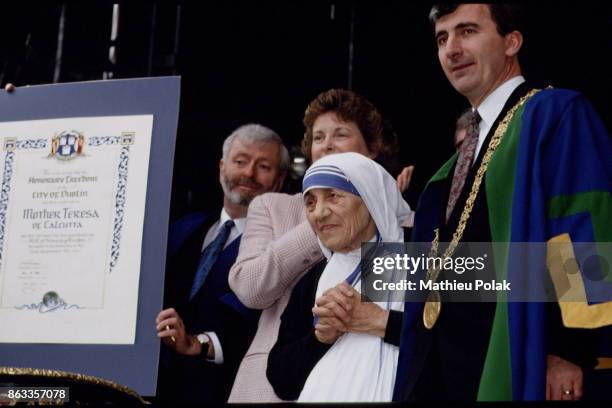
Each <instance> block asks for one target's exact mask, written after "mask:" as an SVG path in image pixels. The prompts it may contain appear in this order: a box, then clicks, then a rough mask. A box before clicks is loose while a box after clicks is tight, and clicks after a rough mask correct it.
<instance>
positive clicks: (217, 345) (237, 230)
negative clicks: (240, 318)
mask: <svg viewBox="0 0 612 408" xmlns="http://www.w3.org/2000/svg"><path fill="white" fill-rule="evenodd" d="M231 219H232V218H231V217H230V216H229V215H228V213H227V211H225V208H223V209H222V210H221V216H220V217H219V221H217V222H215V223H214V224H213V225H212V226H211V227H210V228H209V229H208V232H207V233H206V237H205V238H204V244H203V245H202V251H204V248H206V247H207V246H208V245H209V244H210V243H211V242H212V241H213V240H214V239H215V237H216V236H217V234H218V233H219V230H220V229H221V227H222V226H223V224H225V222H226V221H228V220H231ZM233 221H234V226H233V227H232V230H231V231H230V235H229V237H228V238H227V241H226V242H225V245H224V246H223V249H225V248H227V246H228V245H229V244H231V243H232V241H234V240H235V239H236V238H238V237H239V236H240V235H242V231H244V226H245V225H246V217H243V218H235V219H234V220H233ZM204 334H206V335H207V336H208V337H210V341H211V343H212V347H213V348H214V350H215V358H214V359H207V360H208V361H210V362H214V363H215V364H223V349H222V348H221V341H219V336H217V334H216V333H215V332H204Z"/></svg>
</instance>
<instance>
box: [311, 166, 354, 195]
mask: <svg viewBox="0 0 612 408" xmlns="http://www.w3.org/2000/svg"><path fill="white" fill-rule="evenodd" d="M313 188H337V189H339V190H344V191H346V192H349V193H351V194H354V195H356V196H357V197H361V195H360V194H359V191H357V189H356V188H355V186H354V185H353V183H351V180H350V179H349V178H348V176H347V175H346V174H344V172H343V171H342V170H341V169H340V167H338V166H334V165H315V164H313V165H312V166H310V168H309V169H308V170H307V171H306V174H305V175H304V180H302V193H303V194H306V193H307V192H308V191H310V190H312V189H313Z"/></svg>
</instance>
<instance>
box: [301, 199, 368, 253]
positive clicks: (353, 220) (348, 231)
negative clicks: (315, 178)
mask: <svg viewBox="0 0 612 408" xmlns="http://www.w3.org/2000/svg"><path fill="white" fill-rule="evenodd" d="M304 204H305V206H306V216H307V218H308V221H309V222H310V225H311V227H312V229H313V230H314V232H315V234H317V236H318V237H319V239H320V240H321V242H322V243H323V245H325V246H326V247H328V248H329V249H330V250H331V251H334V252H350V251H352V250H354V249H357V248H359V247H360V246H361V243H362V242H367V241H369V240H370V239H371V238H372V237H373V236H374V234H375V233H376V225H375V224H374V220H373V219H372V217H371V216H370V213H369V212H368V208H367V207H366V206H365V204H364V203H363V200H362V199H361V198H359V197H357V196H356V195H353V194H351V193H348V192H346V191H344V190H337V189H335V188H313V189H312V190H310V191H309V192H308V193H306V195H305V196H304Z"/></svg>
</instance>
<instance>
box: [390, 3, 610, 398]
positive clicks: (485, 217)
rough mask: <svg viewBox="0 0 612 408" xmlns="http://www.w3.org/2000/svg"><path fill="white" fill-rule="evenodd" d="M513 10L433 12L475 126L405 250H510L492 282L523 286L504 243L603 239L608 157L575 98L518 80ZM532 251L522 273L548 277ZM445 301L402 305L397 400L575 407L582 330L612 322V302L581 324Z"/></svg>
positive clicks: (534, 305)
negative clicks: (476, 245) (534, 270)
mask: <svg viewBox="0 0 612 408" xmlns="http://www.w3.org/2000/svg"><path fill="white" fill-rule="evenodd" d="M515 7H517V6H515V5H506V4H454V5H440V6H434V7H433V9H432V12H431V14H430V19H431V21H432V24H433V25H434V28H435V38H436V43H437V47H438V57H439V60H440V64H441V66H442V69H443V71H444V73H445V75H446V77H447V78H448V80H449V81H450V83H451V85H452V86H453V87H454V88H455V90H457V91H458V92H459V93H461V94H462V95H463V96H465V97H466V98H467V100H468V101H469V103H470V105H471V108H472V114H473V115H472V119H471V121H472V124H471V126H470V129H469V130H468V132H467V134H466V137H465V140H464V142H463V144H462V146H461V148H460V150H459V151H458V152H457V153H456V154H455V155H454V156H453V157H452V158H451V159H450V160H449V161H448V162H447V163H445V164H444V165H443V166H442V168H440V169H439V170H438V172H437V173H436V174H435V175H434V176H433V177H432V178H431V180H430V181H429V183H428V184H427V186H426V188H425V190H424V192H423V193H422V195H421V198H420V202H419V205H418V208H417V211H416V216H415V226H414V231H413V236H412V240H413V241H414V242H428V243H429V242H432V243H435V242H439V243H444V242H452V241H453V239H454V240H457V238H458V237H460V242H484V243H490V246H491V247H493V243H506V244H505V245H506V246H505V248H506V251H496V252H495V257H494V258H495V259H494V265H493V268H492V270H493V273H495V274H496V276H498V277H499V276H507V277H508V278H515V281H516V282H519V281H521V279H523V282H525V279H526V278H525V276H524V275H523V276H521V274H528V273H529V272H530V271H529V270H527V269H525V268H522V266H524V264H521V262H523V261H525V258H523V257H520V256H513V255H516V253H513V252H512V251H515V250H516V248H515V247H511V246H510V244H509V243H517V242H522V243H536V247H537V245H540V246H539V247H537V248H542V247H546V245H547V243H549V242H552V241H555V242H556V241H566V242H597V241H606V242H610V241H611V239H612V236H611V235H610V234H611V231H610V228H609V226H610V225H611V214H610V211H611V208H612V200H611V195H610V192H611V191H612V185H611V176H612V147H611V144H610V138H609V136H608V133H607V131H606V129H605V128H604V126H603V124H602V122H601V120H600V118H599V117H598V116H597V114H596V113H595V111H594V109H593V108H592V106H591V105H590V104H589V102H588V101H587V100H586V99H585V97H584V96H583V95H581V94H580V93H578V92H574V91H569V90H561V89H542V90H537V89H534V88H533V87H532V86H530V84H528V83H527V82H525V79H524V78H523V77H522V75H521V68H520V65H519V61H518V52H519V50H520V48H521V45H522V42H523V36H522V34H521V31H520V29H519V27H518V25H517V20H516V16H517V15H516V14H515V11H516V10H515ZM440 248H443V246H442V245H440ZM440 252H442V250H441V251H440ZM533 252H535V254H531V255H532V256H531V257H530V258H529V262H530V263H531V265H533V264H534V263H535V264H537V265H538V266H540V267H545V266H546V264H547V263H546V262H547V259H546V254H545V253H541V251H540V252H538V251H533ZM540 269H541V268H540ZM544 270H546V268H544ZM551 272H552V271H551ZM453 275H455V277H457V276H456V274H455V273H453V272H452V271H451V272H450V273H449V272H448V271H447V272H446V273H441V274H440V276H439V279H443V278H452V277H453ZM430 295H431V294H430ZM441 299H442V301H441V302H436V301H437V300H438V299H437V298H435V297H433V296H432V297H428V298H427V300H428V301H427V302H407V303H406V305H405V311H404V324H403V331H402V339H401V346H400V357H399V362H398V371H397V377H396V384H395V393H394V399H395V400H398V401H404V400H444V401H449V400H451V401H452V400H459V401H469V400H471V401H475V400H543V399H567V400H574V399H579V398H580V397H581V394H582V370H583V369H584V368H585V367H588V366H589V365H591V364H592V363H593V359H592V357H593V356H592V355H591V354H590V344H591V339H592V334H593V333H592V331H591V330H588V329H592V328H595V327H601V326H605V325H609V324H612V308H611V307H610V303H599V304H596V305H589V304H587V303H586V302H582V304H580V305H577V306H580V307H583V310H584V313H575V312H574V313H572V310H570V309H571V307H568V306H571V305H567V304H562V303H556V302H543V301H541V300H543V299H540V298H538V299H532V300H534V301H531V302H480V303H470V302H467V303H462V302H448V301H445V296H444V295H441ZM535 300H540V301H535ZM574 303H579V302H574ZM587 328H588V329H587Z"/></svg>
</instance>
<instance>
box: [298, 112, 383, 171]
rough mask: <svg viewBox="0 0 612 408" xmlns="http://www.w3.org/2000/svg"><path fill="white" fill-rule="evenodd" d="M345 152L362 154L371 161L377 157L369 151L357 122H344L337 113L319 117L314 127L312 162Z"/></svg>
mask: <svg viewBox="0 0 612 408" xmlns="http://www.w3.org/2000/svg"><path fill="white" fill-rule="evenodd" d="M345 152H355V153H361V154H363V155H364V156H367V157H369V158H371V159H373V158H374V156H375V154H373V153H372V152H370V150H368V146H367V145H366V142H365V140H364V139H363V135H362V134H361V131H360V130H359V127H357V124H356V123H355V122H343V121H341V120H340V118H338V116H337V115H336V113H335V112H326V113H324V114H322V115H320V116H318V117H317V118H316V119H315V121H314V124H313V125H312V147H311V148H310V154H311V156H312V161H313V162H315V161H317V160H318V159H320V158H321V157H323V156H325V155H328V154H332V153H345Z"/></svg>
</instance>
